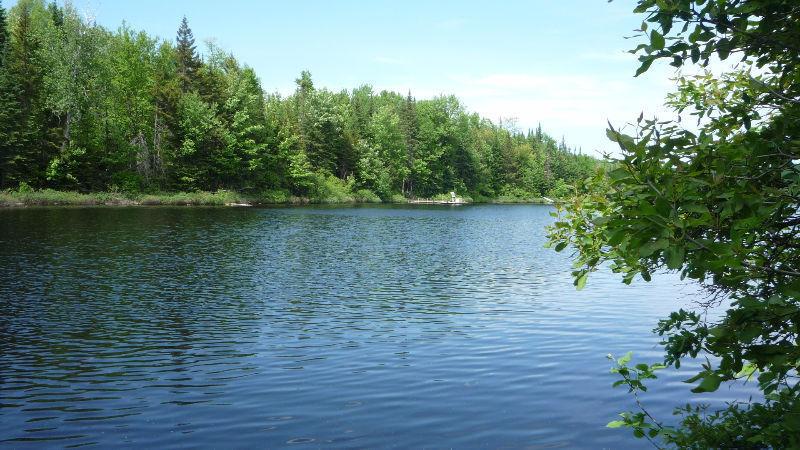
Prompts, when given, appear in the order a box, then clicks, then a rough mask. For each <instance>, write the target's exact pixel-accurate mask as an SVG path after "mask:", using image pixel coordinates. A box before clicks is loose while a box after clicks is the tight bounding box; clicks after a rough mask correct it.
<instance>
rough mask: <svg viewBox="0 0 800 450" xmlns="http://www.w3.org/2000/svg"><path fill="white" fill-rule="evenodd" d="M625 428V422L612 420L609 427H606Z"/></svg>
mask: <svg viewBox="0 0 800 450" xmlns="http://www.w3.org/2000/svg"><path fill="white" fill-rule="evenodd" d="M624 426H625V421H624V420H612V421H611V422H608V425H606V427H608V428H620V427H624Z"/></svg>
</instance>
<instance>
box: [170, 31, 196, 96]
mask: <svg viewBox="0 0 800 450" xmlns="http://www.w3.org/2000/svg"><path fill="white" fill-rule="evenodd" d="M175 42H176V47H175V54H176V57H177V61H178V77H179V78H180V80H181V88H182V89H183V91H184V92H189V91H191V90H193V89H196V88H197V78H198V72H199V71H200V67H201V66H202V61H201V60H200V56H198V54H197V47H196V46H195V43H194V34H193V33H192V29H191V28H189V21H188V20H186V16H184V17H183V19H182V20H181V25H180V27H179V28H178V35H177V37H176V39H175Z"/></svg>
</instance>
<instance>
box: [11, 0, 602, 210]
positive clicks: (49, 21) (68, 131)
mask: <svg viewBox="0 0 800 450" xmlns="http://www.w3.org/2000/svg"><path fill="white" fill-rule="evenodd" d="M596 164H597V162H596V160H595V159H593V158H591V157H589V156H585V155H581V154H580V152H579V151H576V150H575V149H571V148H568V147H567V145H566V144H565V143H564V142H563V139H562V141H561V142H558V141H556V140H555V139H553V138H552V137H550V136H548V135H547V134H545V133H543V132H542V130H541V127H540V128H539V129H537V130H530V131H527V132H521V131H519V130H516V129H515V128H514V127H511V126H508V125H507V124H503V123H500V124H496V123H493V122H492V121H489V120H487V119H484V118H481V117H480V116H479V115H477V114H474V113H470V112H468V111H466V110H465V108H464V106H463V105H462V104H461V103H460V102H459V100H458V99H457V98H455V97H453V96H440V97H437V98H433V99H427V100H417V99H415V98H414V97H413V96H412V95H411V93H408V94H407V95H403V94H400V93H396V92H388V91H381V92H375V90H373V88H372V87H371V86H369V85H364V86H361V87H358V88H356V89H353V90H342V91H338V92H335V91H331V90H328V89H324V88H318V87H316V86H315V85H314V82H313V80H312V78H311V74H310V73H308V72H303V73H302V74H301V75H300V76H299V77H298V79H297V80H296V90H295V92H294V93H293V94H291V95H288V96H282V95H279V94H267V93H265V92H264V90H263V89H262V87H261V84H260V81H259V79H258V77H257V76H256V74H255V72H254V71H253V69H252V68H250V67H248V66H247V65H244V64H242V63H240V62H239V61H237V60H236V59H235V58H234V56H233V55H231V54H230V53H227V52H225V51H223V50H221V49H220V48H218V47H216V46H214V45H213V44H209V45H208V47H207V49H206V51H205V52H203V54H202V55H201V53H200V52H198V50H197V45H196V43H195V39H194V37H193V34H192V30H191V29H190V27H189V24H188V22H187V20H186V19H185V18H184V19H183V21H182V22H181V24H180V28H179V29H178V32H177V36H176V39H175V41H174V42H170V41H165V40H160V39H158V38H155V37H152V36H149V35H148V34H147V33H145V32H142V31H135V30H132V29H131V28H130V27H128V26H127V25H123V26H121V27H120V28H119V29H118V30H116V31H109V30H107V29H105V28H104V27H102V26H99V25H97V24H96V23H94V22H93V21H90V20H86V19H84V18H82V17H81V15H80V14H79V12H78V11H77V10H76V9H75V7H73V6H72V5H71V4H70V3H69V2H68V3H67V4H66V5H65V6H63V7H60V6H58V5H57V4H55V3H49V4H47V3H45V1H44V0H20V1H19V2H18V3H17V4H16V5H15V6H14V7H13V8H11V9H10V10H9V11H8V13H7V14H6V11H5V10H4V9H3V8H2V5H1V4H0V189H3V188H5V189H13V188H16V187H18V186H20V185H21V184H24V185H26V186H31V187H33V188H53V189H60V190H77V191H83V192H94V191H104V190H119V191H122V192H133V193H136V192H153V191H196V190H208V191H213V190H220V189H229V190H236V191H240V192H251V193H261V192H276V191H277V192H285V193H287V194H290V195H295V196H302V197H312V198H313V197H324V196H325V195H326V193H327V192H329V191H336V190H348V191H351V192H361V193H364V195H365V196H372V197H375V196H377V197H380V199H383V200H389V199H392V198H398V197H399V196H403V197H426V196H433V195H436V194H440V193H444V192H449V191H457V192H459V193H462V194H465V195H471V196H473V197H485V198H495V197H498V196H509V197H518V198H523V197H534V196H542V195H556V196H558V195H560V194H563V193H564V192H565V189H566V186H567V184H569V183H572V182H573V181H575V180H577V179H580V178H584V177H585V176H587V175H589V173H590V172H591V171H592V169H593V167H594V166H595V165H596Z"/></svg>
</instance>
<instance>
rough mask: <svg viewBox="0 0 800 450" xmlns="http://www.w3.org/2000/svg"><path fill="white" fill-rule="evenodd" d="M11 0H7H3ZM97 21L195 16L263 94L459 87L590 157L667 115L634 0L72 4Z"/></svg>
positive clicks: (477, 105) (150, 22) (164, 21)
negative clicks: (636, 36) (609, 130)
mask: <svg viewBox="0 0 800 450" xmlns="http://www.w3.org/2000/svg"><path fill="white" fill-rule="evenodd" d="M14 3H15V1H8V0H6V1H5V2H4V4H5V5H6V6H7V7H10V6H12V5H13V4H14ZM73 4H75V5H76V6H77V8H78V9H79V10H80V11H81V12H83V13H84V14H86V15H88V16H90V17H94V18H95V19H96V20H97V21H98V22H99V23H100V24H102V25H104V26H106V27H108V28H112V29H116V28H117V27H118V26H119V25H120V24H121V23H122V22H123V21H126V22H127V23H128V24H129V25H130V26H131V27H133V28H135V29H143V30H145V31H147V32H148V33H150V34H153V35H157V36H159V37H162V38H167V39H174V35H175V31H176V29H177V27H178V24H179V22H180V19H181V17H182V16H183V15H186V16H187V18H188V19H189V23H190V26H191V27H192V29H193V31H194V34H195V38H196V39H197V42H198V44H199V47H202V46H203V42H204V41H205V40H208V39H212V40H213V41H214V42H215V43H216V44H217V45H219V46H221V47H222V48H224V49H225V50H227V51H230V52H232V53H233V54H234V55H236V56H237V58H238V59H239V60H240V61H242V62H244V63H246V64H248V65H250V66H251V67H253V68H254V69H255V70H256V72H257V73H258V75H259V77H260V78H261V81H262V84H263V87H264V89H265V90H267V91H270V92H273V91H278V92H281V93H289V92H291V91H292V90H293V88H294V85H293V80H294V79H295V78H296V77H297V76H298V74H299V73H300V71H301V70H304V69H307V70H310V71H311V73H312V76H313V79H314V82H315V84H316V85H317V86H318V87H328V88H330V89H336V90H338V89H342V88H348V89H349V88H353V87H356V86H359V85H361V84H371V85H372V86H373V87H374V88H375V89H376V91H379V90H381V89H391V90H397V91H401V92H403V93H405V92H407V91H408V90H411V92H412V94H413V95H415V96H416V97H417V98H427V97H431V96H435V95H439V94H455V95H457V96H458V97H460V98H461V100H462V101H463V103H464V104H465V105H466V107H467V108H468V109H469V110H471V111H476V112H478V113H480V114H481V115H483V116H485V117H488V118H490V119H492V120H495V121H496V120H498V119H500V118H504V119H516V124H517V126H518V127H519V128H521V129H527V128H533V127H535V126H536V125H537V123H539V122H541V123H542V126H543V128H544V129H545V131H547V132H549V133H550V134H552V135H554V136H556V137H558V138H560V137H561V136H562V135H563V136H565V138H566V140H567V142H568V143H569V144H571V145H575V146H580V147H582V148H583V150H584V152H592V151H596V150H601V151H602V150H613V145H612V144H611V143H609V142H607V141H606V139H605V137H604V136H605V126H606V120H610V121H611V122H612V123H614V124H615V125H622V124H624V123H625V122H627V121H630V120H633V119H635V118H636V117H637V116H638V115H639V113H640V112H641V111H644V112H645V114H651V115H652V114H659V113H660V114H662V115H663V114H664V113H663V112H662V108H661V104H662V103H663V98H664V95H665V94H666V93H667V92H669V91H670V90H671V86H672V83H671V82H670V81H669V77H670V76H673V75H674V74H672V72H670V71H669V70H668V69H667V68H666V67H657V68H655V69H651V72H650V73H648V74H647V75H645V76H643V77H640V78H633V73H634V71H635V70H636V67H637V62H636V60H635V57H634V56H633V55H629V54H627V53H625V52H624V51H625V50H627V49H629V48H631V47H633V46H635V44H634V41H633V40H630V39H628V40H626V39H625V38H624V36H628V35H631V34H632V30H633V29H634V28H636V27H637V26H638V24H639V23H641V20H642V17H641V16H638V15H635V14H633V13H632V12H631V11H632V9H633V7H634V1H633V0H616V1H614V2H612V3H607V2H606V0H561V1H557V0H536V1H534V0H528V1H503V0H495V1H488V0H482V1H472V0H460V1H451V0H445V1H432V0H429V1H416V0H405V1H393V2H390V1H381V0H370V1H366V0H364V1H353V0H350V1H333V0H329V1H322V0H306V1H281V2H278V1H259V0H229V1H227V2H220V1H218V0H213V1H212V0H136V1H127V0H125V1H121V0H74V1H73Z"/></svg>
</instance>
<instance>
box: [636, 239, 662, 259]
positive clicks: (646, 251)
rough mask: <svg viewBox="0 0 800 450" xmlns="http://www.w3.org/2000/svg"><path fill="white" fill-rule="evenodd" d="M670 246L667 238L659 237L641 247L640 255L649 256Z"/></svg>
mask: <svg viewBox="0 0 800 450" xmlns="http://www.w3.org/2000/svg"><path fill="white" fill-rule="evenodd" d="M668 246H669V241H668V240H667V239H663V238H662V239H658V240H655V241H650V242H647V243H646V244H644V245H642V246H641V247H640V248H639V256H641V257H642V258H647V257H648V256H650V255H652V254H653V253H655V252H656V251H658V250H663V249H665V248H667V247H668Z"/></svg>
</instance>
